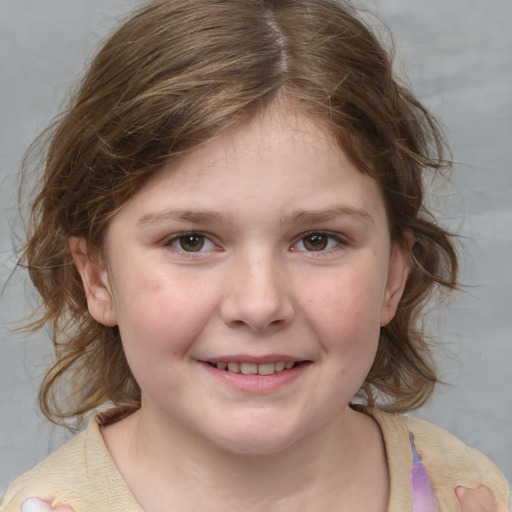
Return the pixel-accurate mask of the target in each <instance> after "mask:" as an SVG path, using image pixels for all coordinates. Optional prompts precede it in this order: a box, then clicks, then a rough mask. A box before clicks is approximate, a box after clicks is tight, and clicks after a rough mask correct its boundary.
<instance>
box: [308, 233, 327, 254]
mask: <svg viewBox="0 0 512 512" xmlns="http://www.w3.org/2000/svg"><path fill="white" fill-rule="evenodd" d="M328 242H329V237H328V236H327V235H323V234H322V233H311V234H309V235H307V236H305V237H304V238H303V239H302V243H303V244H304V247H305V248H306V249H307V250H308V251H323V250H324V249H325V248H326V247H327V244H328Z"/></svg>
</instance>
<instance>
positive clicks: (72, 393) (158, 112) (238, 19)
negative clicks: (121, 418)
mask: <svg viewBox="0 0 512 512" xmlns="http://www.w3.org/2000/svg"><path fill="white" fill-rule="evenodd" d="M277 97H282V98H285V99H286V100H287V101H289V102H292V103H293V104H295V105H297V106H298V107H300V108H301V109H303V110H302V111H303V112H306V113H307V114H309V115H311V116H314V117H315V118H316V119H319V120H322V121H323V122H324V123H325V125H326V126H327V127H328V129H329V130H330V132H331V133H333V134H334V136H335V137H336V139H337V140H338V141H339V143H340V144H342V145H343V148H344V150H345V151H346V152H347V154H348V155H349V157H350V158H351V159H352V161H353V162H354V163H355V164H356V165H357V167H358V168H359V169H360V170H361V172H364V173H368V174H369V175H371V176H372V177H374V178H375V179H376V180H377V181H378V182H379V183H380V186H381V187H382V190H383V192H384V196H385V198H386V202H387V207H388V211H389V219H390V225H391V232H392V237H393V238H394V240H395V242H396V243H403V239H402V235H403V233H404V232H405V231H409V232H412V233H413V234H414V237H415V244H414V246H413V248H412V250H411V261H412V272H411V274H410V277H409V279H408V282H407V285H406V290H405V293H404V296H403V298H402V301H401V303H400V305H399V309H398V312H397V315H396V317H395V318H394V319H393V320H392V321H391V323H390V324H389V325H387V326H385V327H383V328H382V329H381V335H380V346H379V350H378V354H377V357H376V359H375V362H374V364H373V367H372V369H371V371H370V373H369V375H368V377H367V379H366V381H365V383H364V385H363V387H362V389H361V390H360V393H359V394H360V396H361V397H363V398H364V400H365V402H366V403H368V404H369V405H370V406H375V405H378V399H381V398H382V399H384V401H383V402H381V403H380V405H378V406H380V407H382V408H385V409H387V410H391V411H405V410H409V409H412V408H415V407H418V406H419V405H421V404H422V403H423V402H424V401H425V400H426V399H427V398H428V397H429V396H430V394H431V392H432V390H433V387H434V384H435V382H436V380H437V378H436V373H435V370H434V367H433V363H432V357H431V352H430V348H429V345H428V343H427V341H426V339H425V337H424V335H423V333H422V331H421V329H420V327H419V324H418V319H419V314H420V312H421V310H422V307H423V306H424V304H425V302H426V301H427V300H428V299H429V297H430V295H431V292H432V291H433V290H434V289H436V288H439V286H438V285H441V287H443V288H444V289H452V288H455V287H456V275H457V257H456V253H455V250H454V246H453V243H452V241H451V239H450V235H449V234H448V233H447V232H446V231H445V230H443V229H442V228H440V227H439V226H438V225H437V224H436V222H435V220H434V219H433V218H432V216H431V215H430V214H429V212H428V210H427V209H426V207H425V205H424V192H423V174H424V172H425V171H426V170H428V169H430V170H439V169H441V168H445V167H449V166H448V164H447V162H446V161H445V160H444V157H443V148H444V140H443V136H442V133H441V131H440V130H439V128H438V126H437V124H436V122H435V121H434V120H433V118H432V117H431V115H430V114H429V113H428V112H427V110H426V109H425V108H424V107H423V106H422V105H421V104H420V103H419V102H418V101H417V100H416V99H415V98H414V97H413V96H412V95H411V93H410V92H409V91H408V90H407V89H406V88H405V87H403V86H402V85H401V84H400V83H399V82H398V81H397V79H396V78H395V77H394V74H393V71H392V63H391V58H390V56H389V54H388V52H387V51H385V50H384V49H383V47H382V46H381V44H380V43H379V42H378V40H377V38H376V37H375V36H374V35H373V33H372V31H371V30H370V29H369V28H368V27H367V25H366V24H365V23H364V22H363V21H361V20H360V19H358V18H357V16H356V14H355V13H354V12H353V9H352V8H351V7H350V6H348V5H340V3H338V2H335V1H334V0H251V1H247V0H208V1H207V2H205V1H204V0H165V1H160V2H155V3H151V4H150V5H149V6H147V7H145V8H143V9H142V10H141V11H139V12H137V13H135V15H134V16H133V17H132V18H130V19H129V20H128V21H127V22H126V23H124V24H123V25H122V26H121V27H120V28H119V29H118V30H117V31H116V32H115V33H114V34H113V35H112V36H111V38H110V39H109V40H108V41H107V42H106V44H105V45H104V46H103V48H101V50H100V51H99V53H98V54H97V56H96V57H95V58H94V60H93V61H92V63H91V65H90V67H89V69H88V71H87V73H86V75H85V77H84V79H83V82H82V83H81V86H80V87H79V89H78V90H77V92H76V94H75V95H74V96H73V98H72V100H71V102H70V104H69V107H68V108H67V110H66V111H65V112H64V113H63V114H62V115H61V117H60V118H59V119H58V120H57V122H56V124H55V126H54V128H53V131H52V136H51V140H50V143H49V146H48V149H47V152H46V160H45V170H44V176H43V177H42V184H41V186H40V189H39V191H38V195H37V197H36V198H35V200H34V202H33V207H32V211H31V215H32V216H31V230H30V233H29V237H28V242H27V244H26V246H25V249H24V252H23V254H22V257H21V259H20V263H21V264H23V265H26V266H27V267H28V269H29V273H30V277H31V279H32V282H33V283H34V285H35V287H36V289H37V290H38V292H39V293H40V295H41V297H42V301H43V313H42V314H41V316H39V317H38V319H37V320H36V321H35V322H34V324H33V326H34V327H35V328H39V327H42V326H43V325H45V324H49V325H50V327H51V331H52V337H53V343H54V345H55V349H56V354H57V363H56V364H55V365H54V367H53V368H52V369H51V370H50V371H49V372H48V374H47V375H46V378H45V380H44V382H43V385H42V389H41V394H40V400H41V407H42V410H43V412H44V413H45V415H46V416H48V417H49V418H50V419H52V420H53V421H57V420H59V419H62V418H66V417H72V416H80V415H82V414H84V413H86V412H88V411H91V410H93V409H94V408H96V407H98V406H99V405H101V404H103V403H105V402H108V401H110V402H112V403H113V404H114V405H115V406H117V407H118V408H120V409H121V410H123V411H125V413H129V412H131V411H133V410H135V409H136V408H138V407H139V406H140V389H139V387H138V385H137V383H136V382H135V380H134V378H133V376H132V374H131V372H130V369H129V367H128V365H127V362H126V359H125V357H124V354H123V349H122V346H121V341H120V337H119V331H118V329H117V328H116V327H106V326H103V325H100V324H99V323H97V322H96V321H95V320H93V318H92V317H91V316H90V315H89V313H88V310H87V303H86V299H85V296H84V290H83V287H82V284H81V280H80V277H79V275H78V272H77V270H76V269H75V267H74V265H73V263H72V256H71V253H70V249H69V247H68V239H69V237H70V236H81V237H85V238H86V240H87V241H88V243H89V245H90V246H91V247H94V248H97V249H101V247H102V243H103V237H104V234H105V231H106V227H107V226H108V223H109V221H110V219H111V218H112V217H113V216H114V215H115V213H116V211H118V209H119V208H121V207H122V206H123V205H124V204H125V203H126V202H127V201H128V200H129V199H130V198H131V197H132V196H133V195H134V194H135V193H136V192H137V190H138V189H139V188H140V187H141V185H142V184H143V183H144V182H145V180H147V179H148V177H149V176H151V175H152V174H153V173H154V172H155V170H157V169H158V168H160V167H161V166H162V165H163V164H166V163H168V162H169V161H170V160H172V159H173V158H175V157H176V156H178V155H181V154H183V153H184V152H189V151H193V150H194V149H197V148H198V146H199V145H201V144H203V143H205V142H207V141H208V140H211V139H212V138H214V137H217V136H219V134H221V133H223V132H225V131H226V130H228V129H230V128H233V127H234V126H237V125H238V124H239V123H242V122H244V121H246V120H248V119H249V118H250V117H251V116H254V115H255V114H256V113H258V112H260V111H261V110H262V109H264V108H266V107H267V106H269V105H270V104H271V103H272V102H273V101H274V100H275V99H276V98H277ZM60 382H66V386H71V387H67V388H66V390H67V396H68V400H67V402H66V403H61V402H60V401H59V397H60V396H61V395H60V393H58V392H57V391H56V389H57V388H58V386H59V383H60Z"/></svg>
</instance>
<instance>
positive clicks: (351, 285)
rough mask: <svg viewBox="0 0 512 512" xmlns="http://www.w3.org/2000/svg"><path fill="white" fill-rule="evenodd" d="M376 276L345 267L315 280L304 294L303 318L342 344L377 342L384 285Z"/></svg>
mask: <svg viewBox="0 0 512 512" xmlns="http://www.w3.org/2000/svg"><path fill="white" fill-rule="evenodd" d="M376 274H377V273H373V274H372V273H371V272H363V271H361V270H360V269H358V268H357V267H347V268H346V269H344V271H343V272H338V273H335V274H331V275H328V276H322V277H321V278H318V277H317V278H316V279H314V280H313V282H314V286H313V287H310V288H309V289H308V293H307V294H306V300H305V302H304V304H305V307H304V311H305V314H306V315H307V316H308V317H309V319H310V321H311V322H314V323H315V324H316V327H317V329H321V330H322V331H324V332H325V333H326V334H327V338H331V339H332V337H333V336H334V337H336V336H339V337H340V339H343V341H344V342H345V343H364V342H366V341H368V342H370V343H371V342H372V341H375V339H377V340H378V335H379V332H380V316H381V310H382V304H383V293H384V292H383V289H384V285H383V284H382V279H381V278H380V276H379V275H376ZM341 337H342V338H341Z"/></svg>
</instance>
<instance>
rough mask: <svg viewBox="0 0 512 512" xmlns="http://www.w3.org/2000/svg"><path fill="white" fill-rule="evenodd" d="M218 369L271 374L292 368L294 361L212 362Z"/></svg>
mask: <svg viewBox="0 0 512 512" xmlns="http://www.w3.org/2000/svg"><path fill="white" fill-rule="evenodd" d="M212 365H213V366H215V367H216V368H217V369H219V370H227V371H230V372H233V373H242V374H243V375H256V374H259V375H272V374H274V373H278V372H282V371H283V370H289V369H291V368H293V366H294V365H295V362H293V361H286V362H284V361H278V362H277V363H262V364H255V363H238V362H236V361H229V362H228V363H226V362H224V361H220V362H218V363H212Z"/></svg>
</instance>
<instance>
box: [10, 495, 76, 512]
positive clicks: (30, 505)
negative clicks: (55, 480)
mask: <svg viewBox="0 0 512 512" xmlns="http://www.w3.org/2000/svg"><path fill="white" fill-rule="evenodd" d="M53 502H54V500H53V499H51V500H48V501H45V500H42V499H40V498H29V499H28V500H25V501H24V502H23V503H22V505H21V510H20V512H75V511H74V510H73V509H72V508H71V507H69V506H68V505H57V506H56V507H54V506H53Z"/></svg>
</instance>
